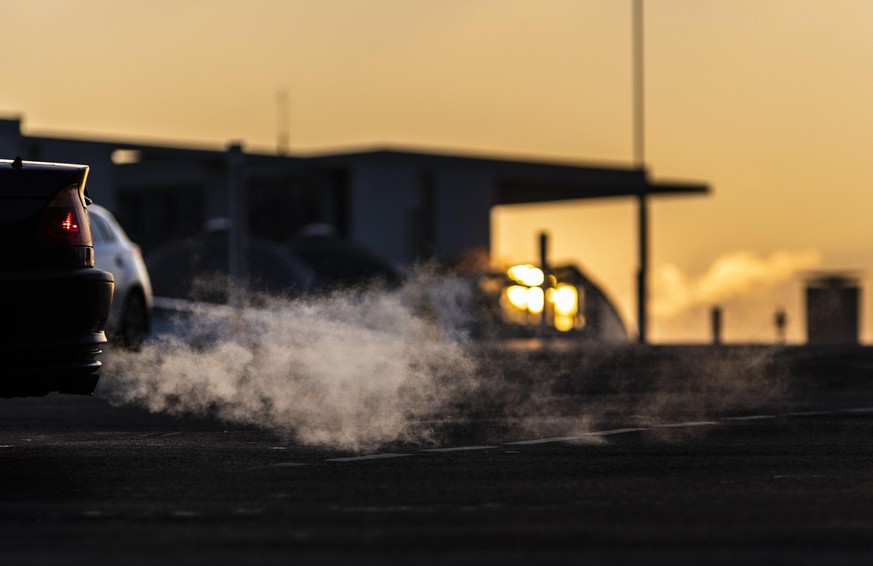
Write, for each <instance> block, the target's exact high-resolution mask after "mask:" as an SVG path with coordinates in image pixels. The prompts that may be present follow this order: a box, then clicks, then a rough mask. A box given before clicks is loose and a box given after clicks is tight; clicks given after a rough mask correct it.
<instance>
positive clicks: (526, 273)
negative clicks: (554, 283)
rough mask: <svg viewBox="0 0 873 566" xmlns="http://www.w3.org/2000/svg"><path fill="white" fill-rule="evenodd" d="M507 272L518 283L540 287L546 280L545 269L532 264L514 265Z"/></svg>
mask: <svg viewBox="0 0 873 566" xmlns="http://www.w3.org/2000/svg"><path fill="white" fill-rule="evenodd" d="M506 274H507V275H509V278H510V279H512V280H513V281H515V282H516V283H521V284H522V285H527V286H528V287H539V286H540V285H542V284H543V281H545V280H546V277H545V275H544V274H543V270H542V269H540V268H539V267H536V266H533V265H530V264H525V265H514V266H512V267H510V268H509V270H507V272H506Z"/></svg>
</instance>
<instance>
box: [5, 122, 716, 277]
mask: <svg viewBox="0 0 873 566" xmlns="http://www.w3.org/2000/svg"><path fill="white" fill-rule="evenodd" d="M0 155H4V156H6V157H10V158H11V157H15V156H16V155H20V156H21V157H22V158H23V159H25V160H42V161H55V162H73V163H86V164H88V165H90V166H91V173H90V177H89V180H88V191H89V193H90V196H91V198H93V199H94V201H95V202H98V203H100V204H102V205H103V206H105V207H107V208H109V209H110V210H112V211H113V212H114V213H115V215H116V217H117V218H118V219H119V221H120V222H121V223H122V224H123V225H124V226H125V229H126V230H127V232H128V233H129V235H130V236H131V238H132V239H134V240H135V241H137V242H138V243H139V244H140V246H141V247H142V249H143V251H144V252H145V253H146V254H148V253H149V252H150V251H152V250H155V249H156V248H158V247H159V246H162V245H164V244H168V243H173V242H181V241H183V240H185V239H188V238H191V237H192V236H195V235H197V234H199V233H201V232H202V229H203V226H204V225H205V224H206V222H207V221H208V220H210V219H214V218H234V217H235V216H236V218H237V224H235V225H247V230H245V231H244V232H245V233H246V235H247V236H248V235H250V236H251V237H253V238H259V239H261V240H268V241H272V242H276V243H280V244H283V245H287V246H289V247H292V248H293V247H294V246H298V247H299V246H300V242H299V241H296V240H297V238H298V237H299V235H300V233H301V231H302V229H303V228H304V227H307V226H312V225H326V226H330V227H331V229H332V231H333V233H334V234H335V235H336V237H337V238H339V239H341V240H342V241H344V242H347V243H348V244H349V245H350V246H354V247H355V248H357V249H362V250H368V251H370V252H372V253H376V254H378V255H379V256H380V257H381V258H384V259H385V260H386V261H388V262H390V263H391V264H393V265H396V266H401V267H402V266H410V265H414V264H416V263H418V262H421V261H423V260H429V259H436V260H438V261H440V262H444V263H457V262H458V261H460V260H462V259H463V258H465V257H469V256H470V254H472V253H475V252H477V251H483V250H484V251H485V252H488V251H489V250H490V248H491V242H490V237H491V225H490V223H491V211H492V209H493V208H494V207H495V206H499V205H513V204H531V203H544V202H556V201H565V200H579V199H603V198H613V199H614V198H634V199H635V198H648V197H650V196H651V197H660V196H664V195H680V196H681V195H691V194H703V193H706V192H708V187H707V186H706V185H704V184H694V183H668V182H653V181H652V180H651V179H649V177H648V175H647V172H646V171H645V170H644V169H634V168H626V167H614V166H611V167H607V166H598V165H592V164H586V163H579V162H562V161H544V160H537V161H534V160H519V159H498V158H493V157H486V156H472V155H458V154H448V153H425V152H419V151H408V150H398V149H376V150H372V151H358V152H342V153H325V154H316V155H306V156H304V155H285V154H282V155H277V154H270V153H258V152H242V153H241V152H240V150H239V147H238V146H236V147H234V146H229V147H228V148H211V149H210V148H192V147H181V146H171V145H157V144H143V143H138V142H134V141H125V140H94V139H82V138H72V137H66V138H65V137H54V136H34V135H26V134H24V133H23V132H22V131H21V122H20V120H19V119H17V118H12V119H0ZM231 171H233V172H234V174H231ZM232 179H237V181H232ZM240 186H241V187H242V190H236V189H238V188H239V187H240ZM230 189H233V190H230ZM229 195H233V196H229ZM232 200H233V201H235V202H231V201H232ZM240 211H242V213H240ZM540 228H547V227H540ZM639 230H640V233H641V234H643V233H644V232H645V230H644V226H643V225H642V221H641V224H640V226H639ZM630 267H631V266H629V271H631V269H630Z"/></svg>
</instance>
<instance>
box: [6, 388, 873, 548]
mask: <svg viewBox="0 0 873 566" xmlns="http://www.w3.org/2000/svg"><path fill="white" fill-rule="evenodd" d="M821 393H822V394H821V395H818V394H813V395H810V396H807V397H805V398H803V399H794V400H793V401H792V402H791V403H784V402H780V403H771V404H770V406H768V407H756V409H760V410H756V411H749V410H745V411H742V410H739V408H738V407H732V409H734V413H730V412H722V413H720V414H713V415H709V416H707V418H700V415H698V414H694V415H693V419H686V420H682V419H674V420H663V421H657V420H652V419H648V420H647V419H643V418H641V417H632V416H631V415H625V416H623V417H622V418H626V419H627V421H626V422H619V420H615V421H614V422H608V423H607V422H605V421H603V422H598V423H596V425H594V426H593V427H592V426H588V427H583V428H584V429H583V428H580V429H578V430H577V432H576V433H574V434H571V435H566V436H565V437H563V438H548V437H545V436H542V435H541V436H537V435H535V434H532V433H531V432H530V429H522V428H520V427H517V426H514V425H513V424H512V423H507V422H497V421H494V420H491V419H490V417H487V418H486V417H485V416H483V417H482V418H481V420H479V421H475V420H471V421H470V422H468V423H467V424H466V425H465V426H461V427H454V428H451V429H447V432H446V434H445V436H443V437H442V439H441V441H440V442H439V443H438V444H433V445H415V446H413V445H396V446H390V447H385V448H384V449H382V450H377V451H374V452H368V453H361V454H352V453H344V452H338V451H333V450H328V449H323V448H313V447H306V446H301V445H299V444H296V443H294V442H293V441H291V440H290V439H283V438H280V437H277V436H275V435H274V434H272V433H270V432H267V431H262V430H258V429H254V428H245V427H238V426H231V425H228V424H226V423H222V422H219V421H217V420H213V419H208V418H173V417H168V416H163V415H152V414H148V413H146V412H144V411H142V410H140V409H136V408H133V407H112V406H110V405H109V404H108V403H107V402H106V401H104V400H102V399H101V398H99V397H94V398H78V397H65V396H57V395H55V396H49V397H46V398H42V399H11V400H8V399H7V400H0V563H2V564H43V563H59V564H89V565H93V564H279V563H281V564H292V563H318V564H320V563H325V564H348V563H364V564H369V563H387V562H391V563H421V564H437V563H452V564H455V563H458V564H467V563H470V564H482V563H495V564H506V563H508V564H549V563H560V564H578V563H585V564H638V563H649V564H676V563H678V564H700V563H707V564H740V563H743V564H748V563H758V564H867V563H870V562H871V561H873V409H868V407H873V395H871V394H870V391H868V390H867V389H866V388H857V389H852V388H843V389H841V390H836V389H834V388H829V390H828V391H827V392H826V393H827V394H825V392H821ZM675 416H678V415H677V414H675V413H674V414H671V417H675ZM736 417H739V418H736ZM612 418H614V419H619V417H616V416H613V417H612ZM525 442H527V443H525ZM444 449H452V450H444ZM435 450H436V451H435Z"/></svg>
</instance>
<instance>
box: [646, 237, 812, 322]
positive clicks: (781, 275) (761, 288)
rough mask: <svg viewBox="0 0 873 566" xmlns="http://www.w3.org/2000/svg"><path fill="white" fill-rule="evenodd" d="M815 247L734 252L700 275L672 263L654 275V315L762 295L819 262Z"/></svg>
mask: <svg viewBox="0 0 873 566" xmlns="http://www.w3.org/2000/svg"><path fill="white" fill-rule="evenodd" d="M821 259H822V258H821V254H820V253H819V252H818V251H816V250H800V251H791V250H783V251H777V252H774V253H772V254H770V255H769V256H767V257H761V256H758V255H757V254H755V253H754V252H751V251H738V252H733V253H729V254H726V255H723V256H721V257H719V258H718V259H717V260H715V262H713V263H712V265H711V266H710V267H709V269H707V270H706V271H705V272H704V273H703V274H702V275H700V276H698V277H689V276H688V275H686V274H685V273H684V272H683V271H682V270H681V269H679V267H677V266H676V265H673V264H667V265H664V266H662V267H661V268H660V269H659V270H658V271H657V272H656V274H655V283H654V286H655V300H654V304H653V311H654V313H655V314H656V315H659V316H664V317H675V316H678V315H681V314H682V313H684V312H686V311H688V310H689V309H692V308H694V307H699V306H712V305H716V304H721V303H724V302H726V301H730V300H733V299H737V298H740V297H744V296H752V295H758V296H760V295H764V294H766V293H768V292H770V291H772V290H773V289H774V288H776V287H778V286H780V285H783V284H785V283H787V282H789V281H791V280H792V279H794V278H795V277H796V276H797V275H798V274H799V273H801V272H803V271H807V270H811V269H815V268H816V267H817V266H818V265H819V264H820V263H821Z"/></svg>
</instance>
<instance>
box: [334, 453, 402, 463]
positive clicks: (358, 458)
mask: <svg viewBox="0 0 873 566" xmlns="http://www.w3.org/2000/svg"><path fill="white" fill-rule="evenodd" d="M406 456H412V454H370V455H368V456H350V457H348V458H328V459H327V460H325V462H361V461H364V460H383V459H387V458H404V457H406Z"/></svg>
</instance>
